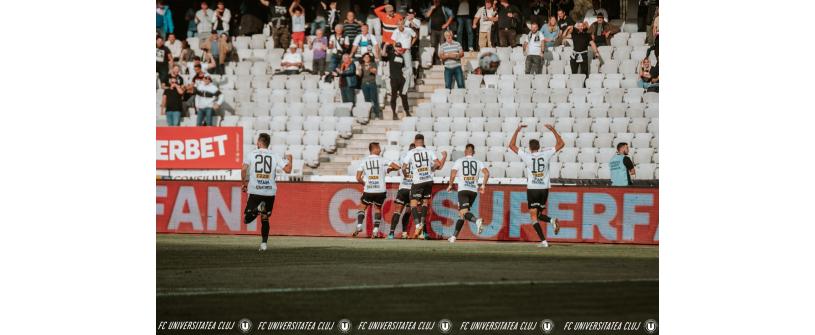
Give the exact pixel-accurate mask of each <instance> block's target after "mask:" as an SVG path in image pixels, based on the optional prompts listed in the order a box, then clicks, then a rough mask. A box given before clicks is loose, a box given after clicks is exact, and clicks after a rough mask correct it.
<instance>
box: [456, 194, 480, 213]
mask: <svg viewBox="0 0 815 335" xmlns="http://www.w3.org/2000/svg"><path fill="white" fill-rule="evenodd" d="M477 196H478V192H473V191H458V209H470V207H472V206H473V203H474V202H475V198H476V197H477Z"/></svg>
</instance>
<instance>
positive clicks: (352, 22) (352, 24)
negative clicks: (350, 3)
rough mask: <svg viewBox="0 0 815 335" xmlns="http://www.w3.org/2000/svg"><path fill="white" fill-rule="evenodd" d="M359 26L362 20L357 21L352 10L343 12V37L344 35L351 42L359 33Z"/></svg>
mask: <svg viewBox="0 0 815 335" xmlns="http://www.w3.org/2000/svg"><path fill="white" fill-rule="evenodd" d="M360 26H362V22H359V21H357V19H356V16H355V15H354V12H352V11H348V13H346V14H345V21H343V22H342V34H343V37H346V38H347V39H348V41H349V42H351V43H352V42H354V40H355V39H356V38H357V35H359V31H360V29H361V28H360ZM349 45H350V43H349Z"/></svg>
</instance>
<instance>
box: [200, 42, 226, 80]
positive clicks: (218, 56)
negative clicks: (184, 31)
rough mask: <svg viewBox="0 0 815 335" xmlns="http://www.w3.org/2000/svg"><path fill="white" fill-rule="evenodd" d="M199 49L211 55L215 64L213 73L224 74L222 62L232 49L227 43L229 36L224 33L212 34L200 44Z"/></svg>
mask: <svg viewBox="0 0 815 335" xmlns="http://www.w3.org/2000/svg"><path fill="white" fill-rule="evenodd" d="M201 50H204V51H205V53H208V54H209V55H211V56H212V62H213V63H214V64H215V66H214V71H213V72H212V73H214V74H224V72H225V68H226V67H225V65H224V63H225V62H226V60H227V59H228V58H227V57H228V56H229V52H231V51H232V48H231V46H230V45H229V36H228V35H227V34H226V33H223V34H221V35H220V36H219V35H215V34H212V35H210V36H209V39H208V40H207V42H206V43H204V44H202V45H201Z"/></svg>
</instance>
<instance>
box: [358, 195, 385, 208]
mask: <svg viewBox="0 0 815 335" xmlns="http://www.w3.org/2000/svg"><path fill="white" fill-rule="evenodd" d="M386 194H387V193H385V192H382V193H368V192H365V193H362V198H361V199H360V201H362V203H363V204H366V205H368V206H370V205H376V206H377V207H382V204H384V203H385V195H386Z"/></svg>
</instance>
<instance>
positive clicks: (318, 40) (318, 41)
mask: <svg viewBox="0 0 815 335" xmlns="http://www.w3.org/2000/svg"><path fill="white" fill-rule="evenodd" d="M309 48H310V49H311V50H312V53H313V55H314V56H313V58H312V59H313V62H312V70H314V73H316V74H318V75H320V76H322V75H323V74H325V66H326V64H325V63H326V56H327V54H326V52H327V51H328V39H327V38H326V37H325V36H323V29H322V28H320V29H317V35H316V36H314V39H312V40H311V42H309Z"/></svg>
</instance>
